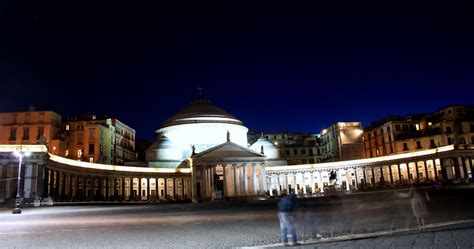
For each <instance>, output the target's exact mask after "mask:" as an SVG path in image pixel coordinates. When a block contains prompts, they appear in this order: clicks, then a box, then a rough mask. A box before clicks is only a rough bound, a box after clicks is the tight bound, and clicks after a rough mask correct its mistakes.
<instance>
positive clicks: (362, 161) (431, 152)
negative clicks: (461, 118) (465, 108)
mask: <svg viewBox="0 0 474 249" xmlns="http://www.w3.org/2000/svg"><path fill="white" fill-rule="evenodd" d="M451 150H454V145H447V146H443V147H439V148H436V149H429V150H422V151H417V152H410V153H404V154H400V155H391V156H382V157H377V158H367V159H357V160H348V161H339V162H329V163H318V164H302V165H291V166H267V167H265V170H266V171H280V170H295V169H333V168H338V167H344V166H345V167H350V166H351V165H360V164H371V163H379V162H389V161H393V160H400V159H406V158H410V157H418V156H426V155H434V154H436V153H438V152H446V151H451Z"/></svg>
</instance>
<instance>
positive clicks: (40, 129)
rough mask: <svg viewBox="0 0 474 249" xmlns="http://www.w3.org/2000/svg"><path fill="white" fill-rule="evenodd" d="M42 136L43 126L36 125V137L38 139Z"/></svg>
mask: <svg viewBox="0 0 474 249" xmlns="http://www.w3.org/2000/svg"><path fill="white" fill-rule="evenodd" d="M42 136H44V127H38V136H37V137H36V139H40V138H41V137H42Z"/></svg>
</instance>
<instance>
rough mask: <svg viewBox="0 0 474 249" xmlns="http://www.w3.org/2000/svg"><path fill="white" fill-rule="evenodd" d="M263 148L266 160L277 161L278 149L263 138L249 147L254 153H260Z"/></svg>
mask: <svg viewBox="0 0 474 249" xmlns="http://www.w3.org/2000/svg"><path fill="white" fill-rule="evenodd" d="M262 146H263V154H264V155H265V156H267V159H278V157H279V156H278V148H277V147H276V146H275V145H274V144H273V143H272V142H270V141H268V139H266V138H265V137H263V136H262V137H261V138H259V139H258V140H257V141H256V142H255V143H253V144H252V145H251V146H250V149H252V150H253V151H255V152H258V153H261V152H262Z"/></svg>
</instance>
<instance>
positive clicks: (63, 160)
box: [49, 153, 191, 174]
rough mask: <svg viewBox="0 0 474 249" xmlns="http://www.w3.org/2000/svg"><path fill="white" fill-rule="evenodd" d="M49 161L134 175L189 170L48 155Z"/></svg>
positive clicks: (186, 170) (188, 170) (185, 172)
mask: <svg viewBox="0 0 474 249" xmlns="http://www.w3.org/2000/svg"><path fill="white" fill-rule="evenodd" d="M49 160H51V161H53V162H57V163H61V164H66V165H69V166H73V167H81V168H88V169H99V170H111V171H122V172H135V173H184V174H189V173H190V172H191V170H190V169H175V168H139V167H130V166H117V165H111V164H100V163H88V162H82V161H76V160H71V159H67V158H64V157H60V156H56V155H53V154H51V153H50V154H49Z"/></svg>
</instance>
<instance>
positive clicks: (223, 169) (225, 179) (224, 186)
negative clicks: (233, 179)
mask: <svg viewBox="0 0 474 249" xmlns="http://www.w3.org/2000/svg"><path fill="white" fill-rule="evenodd" d="M222 172H224V173H223V177H224V180H223V186H222V187H223V190H222V192H223V195H224V198H225V197H227V177H226V174H227V169H226V165H225V164H222ZM183 189H184V183H183ZM183 197H184V194H183Z"/></svg>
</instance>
